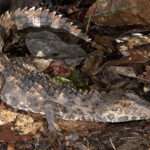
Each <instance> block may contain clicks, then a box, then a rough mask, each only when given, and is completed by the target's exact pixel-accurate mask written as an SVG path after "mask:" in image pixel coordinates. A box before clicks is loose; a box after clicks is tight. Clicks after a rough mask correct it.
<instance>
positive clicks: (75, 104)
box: [0, 56, 150, 122]
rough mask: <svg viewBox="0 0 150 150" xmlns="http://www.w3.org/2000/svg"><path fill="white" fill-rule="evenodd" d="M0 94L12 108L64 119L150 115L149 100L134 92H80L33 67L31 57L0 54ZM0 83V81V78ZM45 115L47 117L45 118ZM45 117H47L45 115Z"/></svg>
mask: <svg viewBox="0 0 150 150" xmlns="http://www.w3.org/2000/svg"><path fill="white" fill-rule="evenodd" d="M0 64H1V66H0V73H1V76H2V77H3V78H1V80H3V79H5V80H4V83H3V86H2V90H1V98H2V100H3V101H4V102H6V103H7V104H8V105H10V106H12V107H13V108H16V109H20V110H25V111H32V112H35V113H41V114H47V113H48V112H49V111H52V112H53V114H54V116H55V117H56V116H57V117H59V118H62V119H65V120H87V121H96V122H99V121H102V122H124V121H131V120H141V119H150V103H149V102H147V101H145V100H143V99H141V98H140V97H138V96H137V95H136V94H134V93H130V92H127V93H123V91H113V92H110V93H99V92H98V91H96V90H95V91H90V92H80V91H77V90H76V89H74V88H73V87H72V86H70V85H68V86H67V85H59V84H57V83H55V82H54V81H52V79H51V78H50V77H49V76H48V75H46V74H44V73H40V72H38V71H37V69H36V67H35V66H34V63H33V61H32V59H29V58H28V59H27V58H12V59H11V60H10V59H7V58H6V57H4V56H2V57H1V58H0ZM1 83H2V81H1ZM47 119H48V118H47ZM48 120H49V119H48Z"/></svg>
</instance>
